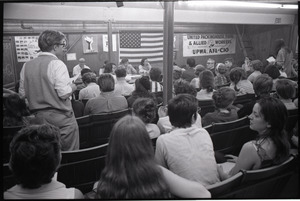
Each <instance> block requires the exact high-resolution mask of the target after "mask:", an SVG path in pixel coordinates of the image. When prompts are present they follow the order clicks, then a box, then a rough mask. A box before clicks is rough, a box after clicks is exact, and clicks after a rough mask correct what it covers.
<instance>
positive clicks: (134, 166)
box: [94, 116, 210, 199]
mask: <svg viewBox="0 0 300 201" xmlns="http://www.w3.org/2000/svg"><path fill="white" fill-rule="evenodd" d="M94 186H97V187H96V189H97V190H96V196H95V198H96V199H155V198H156V199H164V198H171V196H172V195H175V196H177V197H182V198H201V197H205V198H209V197H210V193H209V192H208V191H207V190H206V189H205V188H204V186H202V185H201V184H199V183H197V182H193V181H189V180H186V179H184V178H182V177H180V176H178V175H176V174H174V173H172V172H170V171H169V170H167V169H165V168H163V167H161V166H159V165H157V164H156V162H155V159H154V151H153V146H152V143H151V140H150V138H149V135H148V133H147V130H146V128H145V125H144V123H143V122H142V121H141V120H140V119H139V118H138V117H134V116H125V117H123V118H121V119H120V120H119V121H118V122H117V123H116V124H115V125H114V127H113V129H112V132H111V135H110V138H109V145H108V150H107V158H106V164H105V168H104V169H103V171H102V173H101V176H100V180H99V182H97V183H96V184H95V185H94Z"/></svg>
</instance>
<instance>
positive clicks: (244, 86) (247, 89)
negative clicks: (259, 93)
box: [229, 80, 254, 95]
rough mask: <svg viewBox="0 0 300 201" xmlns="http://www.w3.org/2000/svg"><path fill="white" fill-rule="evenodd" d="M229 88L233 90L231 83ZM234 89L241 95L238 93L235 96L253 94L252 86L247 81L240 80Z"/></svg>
mask: <svg viewBox="0 0 300 201" xmlns="http://www.w3.org/2000/svg"><path fill="white" fill-rule="evenodd" d="M229 87H230V88H232V89H233V90H234V84H233V83H231V84H230V86H229ZM236 87H237V88H238V89H240V90H241V91H242V93H238V94H237V95H243V94H245V93H247V94H254V89H253V84H252V83H251V82H250V81H249V80H240V81H239V82H238V83H237V84H236Z"/></svg>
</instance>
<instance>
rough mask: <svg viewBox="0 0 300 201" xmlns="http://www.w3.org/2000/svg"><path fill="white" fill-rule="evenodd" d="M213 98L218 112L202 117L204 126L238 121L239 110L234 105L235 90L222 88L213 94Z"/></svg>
mask: <svg viewBox="0 0 300 201" xmlns="http://www.w3.org/2000/svg"><path fill="white" fill-rule="evenodd" d="M212 98H213V100H214V102H215V106H216V110H215V111H214V112H211V113H207V114H206V115H204V117H202V126H207V125H210V124H212V123H219V122H227V121H234V120H237V119H238V115H237V108H236V107H235V106H233V105H232V103H233V102H234V100H235V98H236V95H235V91H234V90H233V89H231V88H229V87H222V88H220V89H218V90H216V91H214V92H213V96H212Z"/></svg>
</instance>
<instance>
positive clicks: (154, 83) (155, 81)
mask: <svg viewBox="0 0 300 201" xmlns="http://www.w3.org/2000/svg"><path fill="white" fill-rule="evenodd" d="M149 75H150V83H151V92H160V91H163V85H162V84H161V83H160V82H161V81H162V74H161V70H160V68H158V67H154V68H151V70H150V72H149Z"/></svg>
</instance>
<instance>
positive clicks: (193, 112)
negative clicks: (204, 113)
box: [155, 94, 220, 186]
mask: <svg viewBox="0 0 300 201" xmlns="http://www.w3.org/2000/svg"><path fill="white" fill-rule="evenodd" d="M197 109H198V101H197V99H196V98H195V97H194V96H192V95H190V94H179V95H177V96H176V97H174V98H172V99H171V100H170V101H169V103H168V115H169V118H170V122H171V124H172V126H174V127H175V129H174V130H172V131H171V132H170V133H167V134H164V135H160V136H159V137H158V139H157V141H156V151H155V158H156V161H157V162H158V164H160V165H162V166H163V167H166V168H168V169H169V170H171V171H172V172H174V173H175V174H177V175H179V176H181V177H184V178H186V179H189V180H193V181H197V182H199V183H201V184H202V185H204V186H207V185H210V184H214V183H216V182H219V181H220V180H219V174H218V171H217V163H216V159H215V156H214V149H213V144H212V140H211V138H210V135H209V134H208V132H207V131H206V130H205V129H203V128H199V127H196V126H193V123H194V122H195V121H196V119H197V113H198V112H197Z"/></svg>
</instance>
